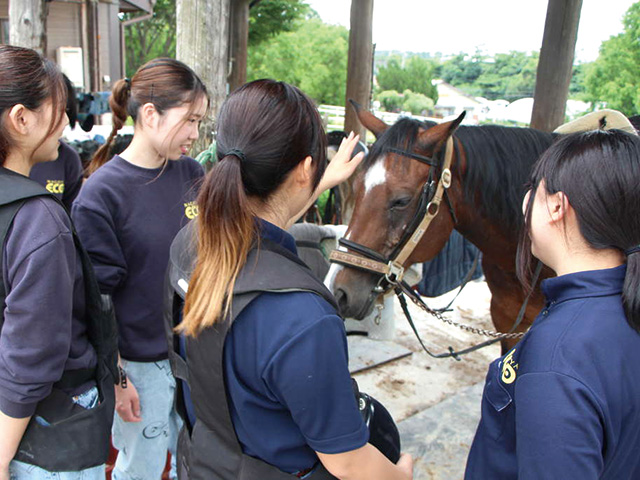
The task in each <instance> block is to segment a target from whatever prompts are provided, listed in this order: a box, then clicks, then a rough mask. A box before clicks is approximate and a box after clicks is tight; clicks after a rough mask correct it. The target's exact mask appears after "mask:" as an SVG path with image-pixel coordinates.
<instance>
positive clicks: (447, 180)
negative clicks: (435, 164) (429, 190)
mask: <svg viewBox="0 0 640 480" xmlns="http://www.w3.org/2000/svg"><path fill="white" fill-rule="evenodd" d="M440 179H441V180H442V186H443V187H444V188H449V187H450V186H451V170H449V169H448V168H445V169H444V170H442V175H441V176H440Z"/></svg>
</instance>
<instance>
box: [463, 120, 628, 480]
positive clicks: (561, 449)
mask: <svg viewBox="0 0 640 480" xmlns="http://www.w3.org/2000/svg"><path fill="white" fill-rule="evenodd" d="M638 185H640V138H639V137H637V136H636V135H632V134H629V133H625V132H624V131H621V130H609V131H604V130H594V131H588V132H582V133H572V134H569V135H566V136H563V137H561V138H560V140H558V141H557V142H556V143H555V144H554V145H552V146H551V147H550V148H549V149H548V150H547V151H546V152H545V153H544V154H543V155H542V157H541V158H540V160H539V161H538V163H537V164H536V165H535V166H534V168H533V172H532V174H531V180H530V190H529V192H528V193H527V195H526V196H525V199H524V202H523V211H524V217H525V227H524V230H523V232H522V236H521V241H520V245H519V259H518V272H519V276H520V278H521V280H522V282H523V284H524V285H525V286H526V287H527V288H529V289H530V288H531V283H532V281H531V272H532V270H533V269H532V268H531V267H532V262H533V258H532V256H533V257H535V258H537V259H538V260H539V261H541V262H542V263H544V264H545V265H546V266H548V267H549V268H551V269H552V270H553V271H554V272H555V273H556V274H557V277H554V278H549V279H547V280H544V281H543V282H542V291H543V293H544V294H545V297H546V300H547V302H546V305H545V308H544V309H543V310H542V312H541V313H540V314H539V316H538V318H536V320H535V322H534V324H533V326H532V327H531V329H530V330H529V331H528V332H527V334H526V335H525V336H524V337H523V338H522V340H521V341H520V342H519V343H518V344H517V345H516V346H515V347H514V348H513V349H512V350H511V351H510V352H508V353H507V354H506V355H505V356H504V357H502V358H500V359H498V360H496V361H495V362H494V363H493V364H492V365H491V367H490V369H489V373H488V375H487V380H486V385H485V390H484V395H483V400H482V419H481V421H480V425H479V426H478V431H477V432H476V437H475V440H474V442H473V446H472V447H471V452H470V454H469V461H468V464H467V471H466V476H465V478H467V479H477V478H500V479H505V480H508V479H516V478H517V479H520V480H522V479H536V480H538V479H557V478H579V479H611V480H613V479H616V480H618V479H632V478H640V456H639V455H638V452H639V451H640V188H639V187H638Z"/></svg>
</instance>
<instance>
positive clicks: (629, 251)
mask: <svg viewBox="0 0 640 480" xmlns="http://www.w3.org/2000/svg"><path fill="white" fill-rule="evenodd" d="M636 252H640V245H636V246H635V247H631V248H629V249H627V250H625V251H624V254H625V255H626V256H627V257H628V256H629V255H631V254H632V253H636Z"/></svg>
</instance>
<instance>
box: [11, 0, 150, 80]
mask: <svg viewBox="0 0 640 480" xmlns="http://www.w3.org/2000/svg"><path fill="white" fill-rule="evenodd" d="M12 1H20V0H12ZM154 4H155V0H97V2H94V1H86V0H80V1H78V0H74V1H69V0H51V1H49V2H47V6H48V8H49V13H48V17H47V32H46V33H47V51H46V52H45V55H46V57H47V58H50V59H51V60H53V61H55V62H56V63H58V64H59V65H60V68H61V69H62V71H63V72H64V73H66V74H67V76H68V77H69V78H70V79H71V80H72V81H73V82H74V84H75V85H76V86H77V87H79V88H81V89H82V90H84V91H104V90H109V89H110V88H111V84H112V82H113V81H115V80H117V79H119V78H122V77H123V76H124V26H125V24H129V23H133V22H135V21H137V20H142V19H146V18H148V17H149V16H150V15H151V14H152V13H153V5H154ZM136 12H138V13H140V16H139V17H138V18H136V19H135V20H133V21H127V22H125V21H122V20H120V17H119V15H120V14H122V13H136ZM89 32H91V34H92V36H91V37H90V34H89ZM0 43H4V44H7V43H9V0H0Z"/></svg>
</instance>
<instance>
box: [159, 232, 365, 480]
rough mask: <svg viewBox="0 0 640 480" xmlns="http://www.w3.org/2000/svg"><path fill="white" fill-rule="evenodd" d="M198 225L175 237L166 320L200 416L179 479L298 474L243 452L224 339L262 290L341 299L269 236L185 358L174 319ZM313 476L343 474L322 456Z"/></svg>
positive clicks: (176, 369)
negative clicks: (220, 318)
mask: <svg viewBox="0 0 640 480" xmlns="http://www.w3.org/2000/svg"><path fill="white" fill-rule="evenodd" d="M192 225H193V224H191V225H188V226H187V227H185V228H183V229H182V230H181V231H180V232H179V233H178V235H177V236H176V238H175V240H174V241H173V244H172V245H171V252H170V260H169V268H168V272H167V282H166V292H165V293H166V295H165V301H166V303H165V325H166V326H167V327H168V328H167V329H166V330H167V338H168V341H169V360H170V362H171V368H172V370H173V373H174V375H175V376H176V378H178V379H180V380H182V381H183V382H185V383H186V384H187V385H188V386H189V388H190V391H191V398H192V400H193V405H194V409H195V414H196V417H197V422H196V423H195V425H194V426H193V429H192V430H191V431H190V429H189V427H188V426H187V425H188V422H187V421H185V426H184V427H183V429H182V431H181V432H180V437H179V439H178V459H177V461H178V477H179V479H180V480H186V479H189V480H199V479H202V480H213V479H217V480H258V479H259V480H291V479H295V478H296V477H295V476H294V475H291V474H289V473H285V472H283V471H281V470H279V469H278V468H276V467H274V466H272V465H270V464H268V463H266V462H264V461H262V460H259V459H257V458H254V457H251V456H249V455H245V454H244V453H243V452H242V448H241V446H240V443H239V442H238V438H237V436H236V433H235V429H234V427H233V423H232V420H231V415H230V413H229V405H228V403H227V393H226V386H225V381H224V368H223V361H224V360H223V349H224V341H225V338H226V336H227V333H228V331H229V328H230V327H231V324H232V323H233V321H234V320H235V319H236V318H237V317H238V315H240V314H241V312H242V311H243V310H244V308H245V307H246V306H247V305H249V303H251V301H252V300H254V299H255V298H256V297H257V296H259V295H260V294H262V293H263V292H293V291H308V292H313V293H315V294H317V295H320V296H321V297H323V298H324V299H325V300H327V301H328V302H329V303H330V304H331V305H333V306H334V307H335V306H336V304H335V300H334V298H333V296H332V295H331V293H330V292H329V291H328V290H327V289H326V287H325V286H324V285H323V284H322V283H321V282H320V280H318V279H317V278H316V277H315V276H314V275H313V273H312V272H311V270H309V268H308V267H307V266H306V265H305V264H304V263H303V262H302V261H301V260H300V259H299V258H297V257H296V256H295V255H294V254H292V253H291V252H289V251H288V250H287V249H285V248H284V247H282V246H280V245H277V244H275V243H273V242H270V241H269V240H265V239H263V240H261V242H260V248H259V249H256V248H253V249H252V250H251V251H250V252H249V255H248V257H247V261H246V264H245V267H244V268H243V269H242V270H241V272H240V274H239V275H238V278H237V280H236V284H235V287H234V289H233V301H232V306H231V315H230V316H229V317H228V318H227V319H226V320H225V321H224V322H220V323H217V324H216V325H214V326H213V327H210V328H207V329H205V330H204V331H202V332H201V333H200V334H199V335H198V337H197V338H196V339H194V338H191V337H187V339H186V358H187V361H186V362H185V361H184V359H183V358H182V357H181V356H180V355H179V353H178V352H179V338H178V336H177V335H175V334H174V333H173V327H175V325H176V324H177V322H178V319H180V318H181V309H182V305H183V301H184V295H185V293H186V289H187V282H188V279H189V277H190V274H191V272H192V267H193V262H194V258H195V252H194V242H193V239H192V228H193V227H192ZM187 365H188V366H187ZM178 383H181V382H178ZM176 401H177V403H178V411H179V412H180V413H181V415H182V417H183V419H185V420H186V412H185V409H184V405H183V396H182V390H181V388H180V387H179V388H178V395H177V399H176ZM354 401H355V398H354ZM309 480H336V479H335V477H334V476H333V475H331V474H330V473H329V472H327V470H326V469H325V468H324V467H323V466H322V464H321V463H319V464H318V466H317V468H316V470H315V471H314V472H313V473H312V474H311V475H310V476H309Z"/></svg>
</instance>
